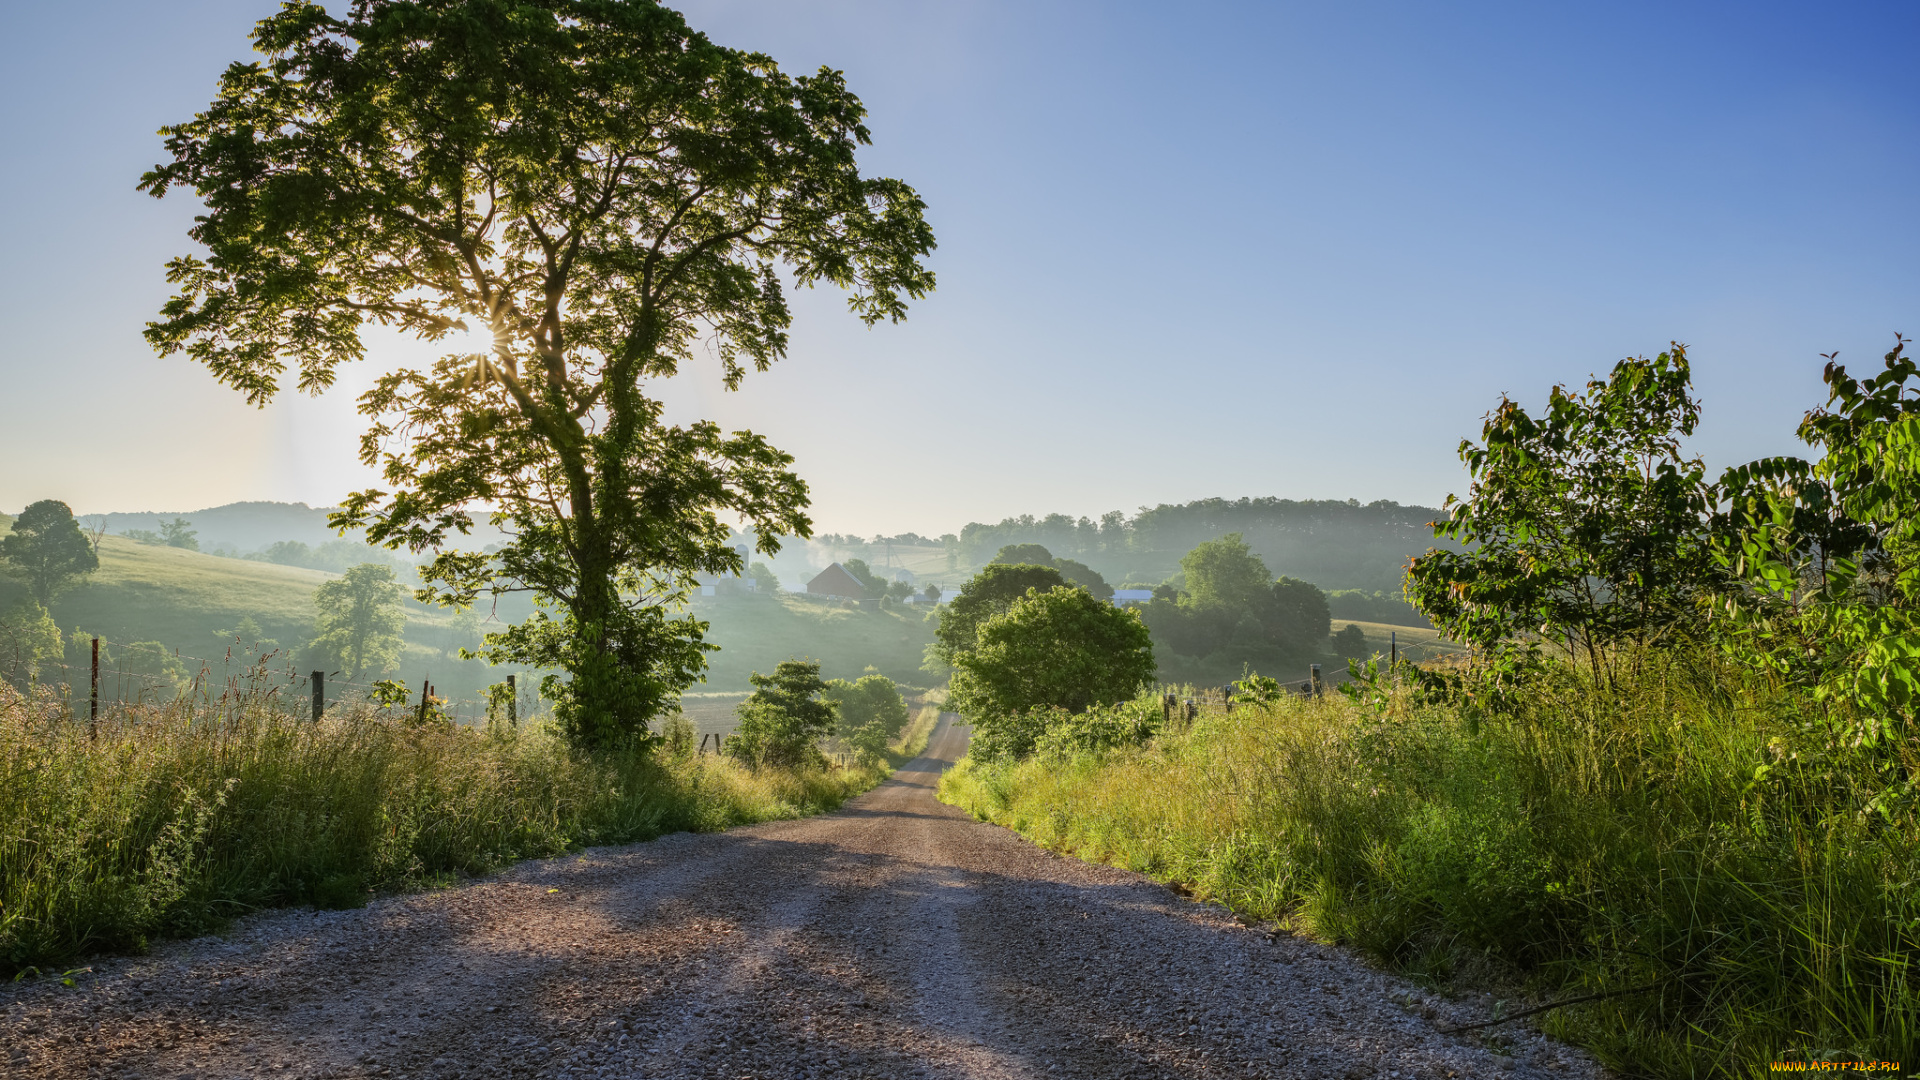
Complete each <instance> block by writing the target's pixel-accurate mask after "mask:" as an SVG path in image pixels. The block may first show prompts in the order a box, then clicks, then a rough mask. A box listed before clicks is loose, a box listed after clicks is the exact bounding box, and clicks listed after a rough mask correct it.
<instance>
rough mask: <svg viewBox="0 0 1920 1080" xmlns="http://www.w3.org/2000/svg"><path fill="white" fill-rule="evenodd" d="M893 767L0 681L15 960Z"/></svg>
mask: <svg viewBox="0 0 1920 1080" xmlns="http://www.w3.org/2000/svg"><path fill="white" fill-rule="evenodd" d="M922 742H923V743H924V737H923V739H922ZM883 775H884V773H883V772H882V771H880V770H858V769H853V770H847V769H830V770H808V771H801V772H792V771H781V770H761V771H754V770H751V769H748V768H745V767H743V766H741V765H739V764H737V763H735V762H733V761H731V760H729V759H725V758H720V757H716V756H692V755H689V756H684V757H679V758H675V757H672V756H669V755H665V754H662V755H658V756H656V755H654V754H650V753H646V752H636V753H628V754H617V753H616V754H596V755H583V754H578V753H574V752H572V751H570V750H569V749H568V748H567V747H566V745H565V744H564V743H563V742H562V741H561V740H560V739H559V738H558V737H557V735H556V734H555V733H554V732H553V731H552V730H551V729H549V728H548V727H546V726H544V725H542V724H538V723H535V724H529V725H523V726H521V727H519V728H517V729H515V728H511V727H507V726H505V725H495V726H492V727H490V728H473V727H459V726H455V725H452V724H446V723H434V722H429V723H427V724H425V725H415V724H412V723H410V722H408V719H407V718H406V717H399V716H393V717H389V716H383V715H381V714H379V713H377V712H374V711H372V710H368V709H360V710H357V711H350V712H346V713H345V714H342V715H334V716H329V717H328V718H327V719H325V720H323V721H322V722H320V723H318V724H315V723H312V722H310V721H309V720H303V719H299V718H296V717H293V716H289V715H287V714H286V713H285V712H283V711H282V710H280V709H278V708H276V707H275V706H274V704H273V701H272V698H271V697H269V696H265V695H257V694H246V693H239V694H229V695H228V696H227V697H225V698H223V699H219V700H211V701H210V700H206V699H202V700H200V701H199V702H197V703H196V702H194V701H192V700H182V701H179V702H175V703H172V704H170V705H167V706H151V707H128V708H125V709H116V710H114V711H113V712H112V713H111V715H110V716H108V717H105V718H103V719H102V722H101V723H100V725H99V726H98V729H97V730H96V731H94V732H92V733H90V732H89V727H88V725H87V723H86V722H85V720H84V719H82V720H79V721H76V720H74V719H73V718H72V717H70V716H68V715H67V714H66V713H65V711H64V709H62V708H61V707H60V706H59V705H58V704H57V703H56V702H54V701H52V700H51V699H41V700H30V699H27V698H23V697H21V696H20V695H18V694H15V693H13V692H12V691H11V690H10V689H9V688H7V687H5V686H4V685H0V973H12V972H14V971H18V970H22V969H24V968H26V967H28V966H36V967H42V968H44V967H49V966H53V965H58V964H62V963H65V962H67V961H69V960H71V959H73V958H74V957H77V956H80V955H82V954H85V953H88V952H94V951H118V950H138V949H140V948H143V947H144V946H145V945H146V944H147V943H148V942H149V941H151V940H153V939H156V938H162V937H175V936H182V935H189V934H194V933H199V932H203V931H206V930H208V929H211V928H215V927H217V926H218V925H219V924H220V923H221V922H222V921H224V920H225V919H228V918H230V917H232V916H236V915H240V914H244V913H246V912H249V911H253V910H256V909H260V908H266V907H271V906H275V905H284V904H313V905H318V906H323V907H340V906H350V905H355V904H359V903H363V902H365V900H366V898H367V897H368V896H369V895H370V894H371V893H373V892H375V891H379V890H388V889H407V888H417V887H423V886H430V885H434V884H437V883H443V882H447V881H449V880H452V879H453V878H455V877H457V876H458V875H462V874H480V873H485V872H487V871H490V870H493V869H496V868H498V867H500V866H503V865H505V864H507V863H510V862H512V861H514V860H517V859H524V858H531V857H538V856H548V855H554V854H557V853H560V852H563V851H566V850H569V849H572V848H578V847H581V846H586V845H593V844H610V843H622V842H628V841H635V840H644V839H649V838H652V837H655V836H659V835H661V834H663V833H667V832H674V831H679V830H689V829H690V830H712V829H724V828H728V827H730V826H733V825H739V824H745V823H748V822H755V821H764V820H769V819H774V818H788V817H797V816H801V815H805V814H812V813H818V812H821V811H823V810H829V809H832V808H834V807H836V806H838V805H840V803H842V802H843V801H845V800H846V799H847V798H848V797H850V796H851V795H853V794H855V793H857V792H859V791H863V790H865V789H866V788H868V787H871V786H872V785H873V784H875V783H878V782H879V780H880V779H881V777H882V776H883Z"/></svg>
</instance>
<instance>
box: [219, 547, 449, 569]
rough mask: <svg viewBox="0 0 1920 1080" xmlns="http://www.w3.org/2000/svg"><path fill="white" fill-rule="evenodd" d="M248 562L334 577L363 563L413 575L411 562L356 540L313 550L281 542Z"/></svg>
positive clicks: (251, 557) (252, 556)
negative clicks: (379, 565)
mask: <svg viewBox="0 0 1920 1080" xmlns="http://www.w3.org/2000/svg"><path fill="white" fill-rule="evenodd" d="M245 558H247V559H248V560H250V561H253V562H270V563H277V564H278V565H281V566H304V567H306V568H307V569H309V570H325V571H327V572H328V573H333V574H344V573H346V572H347V570H348V569H350V568H352V567H355V566H359V565H360V564H361V563H368V562H380V561H385V562H387V563H389V564H391V565H392V566H393V568H394V570H395V571H396V572H398V573H400V574H402V575H411V574H412V573H413V564H412V563H411V562H408V561H406V560H404V559H402V558H401V557H400V556H398V555H395V554H393V553H391V552H389V551H387V550H385V549H384V548H374V547H369V546H367V545H366V544H363V543H360V542H359V541H356V540H329V541H327V542H326V543H324V544H320V545H319V546H317V547H309V546H307V545H306V544H303V543H301V542H300V541H298V540H280V541H276V542H275V543H272V544H269V545H267V547H266V548H265V549H264V550H261V551H258V552H255V553H253V554H251V555H247V556H245Z"/></svg>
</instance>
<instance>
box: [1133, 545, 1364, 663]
mask: <svg viewBox="0 0 1920 1080" xmlns="http://www.w3.org/2000/svg"><path fill="white" fill-rule="evenodd" d="M1181 567H1182V575H1181V576H1182V579H1183V580H1184V583H1185V586H1186V588H1185V592H1184V594H1182V593H1181V592H1180V591H1179V590H1175V589H1173V588H1171V587H1168V588H1165V589H1155V590H1154V599H1153V600H1151V601H1149V602H1148V603H1147V604H1146V605H1145V606H1144V607H1143V608H1141V610H1140V614H1141V618H1143V619H1144V620H1145V621H1146V624H1147V626H1148V628H1149V629H1150V630H1152V632H1153V639H1154V646H1155V650H1156V652H1157V654H1158V655H1159V656H1160V658H1161V661H1162V668H1163V674H1165V675H1168V676H1170V677H1178V678H1201V679H1206V680H1208V681H1215V680H1224V679H1227V678H1231V673H1232V672H1235V671H1240V670H1242V669H1244V668H1246V667H1248V666H1250V665H1251V666H1253V667H1260V668H1267V669H1269V670H1271V669H1273V668H1275V667H1277V666H1279V665H1281V664H1285V663H1299V662H1303V661H1305V660H1306V659H1308V658H1315V659H1317V658H1319V657H1321V656H1322V655H1324V654H1325V652H1326V649H1327V635H1328V633H1329V632H1330V631H1331V629H1332V625H1331V624H1332V617H1331V616H1330V615H1329V614H1328V610H1327V598H1326V595H1325V594H1324V593H1322V592H1321V591H1320V590H1319V589H1318V588H1316V587H1315V586H1313V585H1310V584H1308V583H1307V582H1304V581H1295V580H1294V579H1292V578H1278V579H1275V578H1274V577H1273V576H1272V575H1271V574H1270V573H1268V571H1267V567H1266V564H1265V563H1264V562H1262V561H1261V559H1260V557H1259V556H1257V555H1255V554H1253V552H1252V551H1251V550H1250V549H1249V548H1248V546H1247V544H1246V542H1245V541H1244V540H1242V539H1241V537H1240V536H1239V534H1237V533H1229V534H1228V535H1226V536H1223V537H1221V538H1219V539H1218V540H1210V541H1208V542H1206V543H1204V544H1201V545H1199V546H1198V547H1196V548H1194V549H1193V550H1192V551H1190V552H1188V553H1187V556H1186V558H1184V559H1182V560H1181Z"/></svg>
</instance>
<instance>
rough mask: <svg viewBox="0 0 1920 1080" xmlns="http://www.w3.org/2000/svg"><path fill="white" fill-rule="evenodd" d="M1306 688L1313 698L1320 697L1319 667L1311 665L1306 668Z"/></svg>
mask: <svg viewBox="0 0 1920 1080" xmlns="http://www.w3.org/2000/svg"><path fill="white" fill-rule="evenodd" d="M1307 686H1308V689H1309V692H1310V693H1311V694H1312V695H1313V696H1314V697H1319V696H1320V665H1319V664H1312V665H1309V666H1308V668H1307Z"/></svg>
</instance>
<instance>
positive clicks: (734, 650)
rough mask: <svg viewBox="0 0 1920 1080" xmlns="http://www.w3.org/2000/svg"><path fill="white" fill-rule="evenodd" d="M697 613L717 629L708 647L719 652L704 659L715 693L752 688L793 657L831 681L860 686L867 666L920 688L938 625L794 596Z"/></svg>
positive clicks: (704, 606) (747, 599)
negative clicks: (812, 663)
mask: <svg viewBox="0 0 1920 1080" xmlns="http://www.w3.org/2000/svg"><path fill="white" fill-rule="evenodd" d="M694 612H695V614H697V615H699V616H700V617H701V618H703V619H707V620H709V621H710V622H711V624H712V629H711V630H710V632H709V633H708V640H709V641H711V642H713V643H714V644H715V645H718V646H720V651H719V652H717V653H713V654H711V655H709V656H708V657H707V663H708V664H709V665H710V670H709V671H708V673H707V686H706V687H704V688H703V689H706V690H712V691H727V690H741V691H744V690H746V689H747V688H748V684H747V675H748V674H749V673H751V672H755V671H761V672H770V671H772V670H773V668H774V665H775V664H778V663H779V662H780V661H782V660H786V659H788V658H790V657H803V658H807V659H813V660H818V661H820V674H821V675H822V676H823V677H825V678H829V679H857V678H859V677H860V674H861V672H862V671H864V670H865V669H866V668H868V667H874V668H878V669H879V670H880V672H881V673H882V674H884V675H886V676H887V677H888V678H891V679H893V680H894V681H895V682H899V683H906V684H909V685H919V684H922V683H924V682H925V681H926V675H924V674H923V673H922V672H921V671H920V663H921V660H922V658H923V657H924V656H925V651H926V647H927V645H928V644H929V643H930V642H932V641H933V624H931V623H929V622H927V621H926V618H925V615H924V614H923V613H922V612H919V611H913V610H903V611H877V610H874V609H872V608H858V609H846V608H839V607H828V606H825V605H823V604H818V603H814V602H811V601H807V600H802V599H799V598H797V597H791V596H781V597H770V596H752V595H747V596H738V597H716V598H713V599H710V600H707V601H705V602H703V603H700V604H698V605H696V606H695V608H694Z"/></svg>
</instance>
